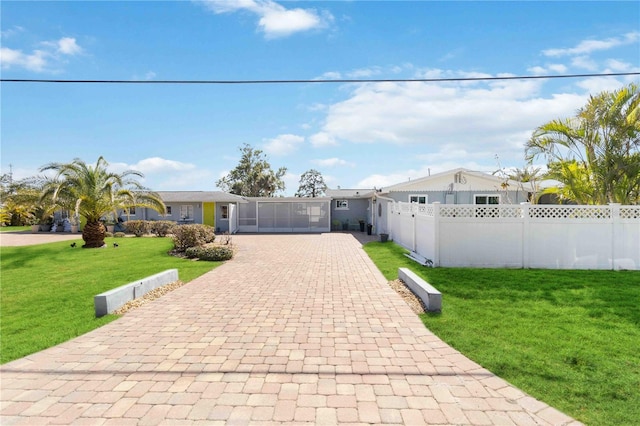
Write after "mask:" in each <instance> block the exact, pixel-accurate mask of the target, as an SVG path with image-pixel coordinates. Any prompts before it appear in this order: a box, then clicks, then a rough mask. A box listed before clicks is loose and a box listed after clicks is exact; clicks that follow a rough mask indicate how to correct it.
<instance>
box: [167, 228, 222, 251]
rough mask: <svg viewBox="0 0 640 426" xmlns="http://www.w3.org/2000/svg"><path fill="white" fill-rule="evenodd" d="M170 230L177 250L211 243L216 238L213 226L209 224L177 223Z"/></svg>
mask: <svg viewBox="0 0 640 426" xmlns="http://www.w3.org/2000/svg"><path fill="white" fill-rule="evenodd" d="M171 232H172V238H173V245H174V248H175V249H176V250H177V251H185V250H186V249H188V248H189V247H199V246H202V245H205V244H207V243H212V242H213V241H214V240H215V238H216V234H215V232H214V229H213V226H209V225H177V226H175V227H174V228H173V230H172V231H171Z"/></svg>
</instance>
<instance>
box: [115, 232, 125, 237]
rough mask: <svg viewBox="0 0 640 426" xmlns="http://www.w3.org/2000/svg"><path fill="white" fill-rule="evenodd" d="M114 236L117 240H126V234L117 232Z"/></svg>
mask: <svg viewBox="0 0 640 426" xmlns="http://www.w3.org/2000/svg"><path fill="white" fill-rule="evenodd" d="M113 236H114V237H116V238H124V237H125V236H126V234H125V233H124V232H116V233H115V234H113Z"/></svg>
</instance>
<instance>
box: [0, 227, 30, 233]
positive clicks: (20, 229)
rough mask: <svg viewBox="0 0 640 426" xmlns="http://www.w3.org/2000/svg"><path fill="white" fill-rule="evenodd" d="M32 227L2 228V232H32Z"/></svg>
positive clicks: (0, 228)
mask: <svg viewBox="0 0 640 426" xmlns="http://www.w3.org/2000/svg"><path fill="white" fill-rule="evenodd" d="M30 230H31V227H30V226H0V232H18V231H30Z"/></svg>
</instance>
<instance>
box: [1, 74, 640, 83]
mask: <svg viewBox="0 0 640 426" xmlns="http://www.w3.org/2000/svg"><path fill="white" fill-rule="evenodd" d="M629 75H640V72H619V73H605V74H560V75H523V76H510V77H451V78H397V79H395V78H383V79H375V78H358V79H335V80H334V79H313V80H60V79H30V78H2V79H0V82H2V83H50V84H302V83H305V84H306V83H412V82H419V83H432V82H455V81H496V80H540V79H556V78H584V77H620V76H629Z"/></svg>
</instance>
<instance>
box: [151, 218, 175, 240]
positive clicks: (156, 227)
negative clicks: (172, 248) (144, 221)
mask: <svg viewBox="0 0 640 426" xmlns="http://www.w3.org/2000/svg"><path fill="white" fill-rule="evenodd" d="M174 226H176V223H175V222H172V221H170V220H154V221H152V222H150V224H149V231H151V233H152V234H155V235H156V236H157V237H166V236H167V235H168V234H170V233H171V229H172V228H173V227H174Z"/></svg>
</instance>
